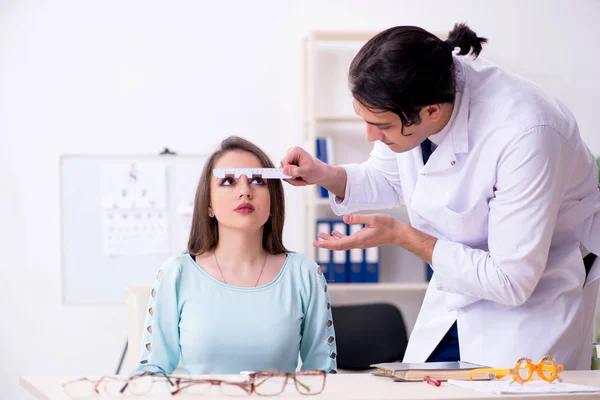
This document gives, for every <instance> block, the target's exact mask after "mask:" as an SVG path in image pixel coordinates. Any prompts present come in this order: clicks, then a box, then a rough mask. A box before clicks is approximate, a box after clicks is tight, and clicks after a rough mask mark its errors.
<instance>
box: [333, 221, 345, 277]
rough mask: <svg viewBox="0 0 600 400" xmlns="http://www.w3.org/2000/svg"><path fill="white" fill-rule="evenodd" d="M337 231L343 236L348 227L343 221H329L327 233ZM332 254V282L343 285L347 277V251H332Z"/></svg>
mask: <svg viewBox="0 0 600 400" xmlns="http://www.w3.org/2000/svg"><path fill="white" fill-rule="evenodd" d="M333 231H338V232H341V233H343V234H344V235H347V234H348V225H346V224H345V223H344V221H336V220H334V221H331V229H330V230H329V232H330V233H331V232H333ZM332 253H333V276H332V279H333V282H336V283H345V282H347V281H348V277H347V272H346V270H347V266H348V262H347V260H348V251H347V250H334V251H332Z"/></svg>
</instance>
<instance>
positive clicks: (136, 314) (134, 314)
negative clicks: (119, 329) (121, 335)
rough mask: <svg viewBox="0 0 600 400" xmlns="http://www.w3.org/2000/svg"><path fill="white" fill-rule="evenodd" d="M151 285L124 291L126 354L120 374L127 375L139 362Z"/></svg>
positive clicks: (136, 286)
mask: <svg viewBox="0 0 600 400" xmlns="http://www.w3.org/2000/svg"><path fill="white" fill-rule="evenodd" d="M150 290H152V285H149V284H145V285H130V286H127V288H126V289H125V293H126V295H125V296H126V299H125V308H126V312H127V353H126V355H125V362H124V365H123V368H122V369H121V373H123V374H129V373H131V372H133V371H134V370H135V368H136V367H137V364H138V362H139V359H138V358H139V356H140V350H141V348H142V347H141V346H142V344H141V341H142V334H143V332H144V322H145V321H146V314H147V312H148V310H147V309H146V308H147V307H148V299H149V298H150Z"/></svg>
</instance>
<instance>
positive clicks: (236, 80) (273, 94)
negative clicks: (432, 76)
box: [0, 0, 600, 399]
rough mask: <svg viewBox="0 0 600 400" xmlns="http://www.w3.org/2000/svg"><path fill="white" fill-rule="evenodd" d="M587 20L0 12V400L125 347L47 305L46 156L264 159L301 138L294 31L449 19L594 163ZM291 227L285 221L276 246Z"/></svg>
mask: <svg viewBox="0 0 600 400" xmlns="http://www.w3.org/2000/svg"><path fill="white" fill-rule="evenodd" d="M599 16H600V2H599V1H597V0H584V1H577V2H574V1H567V0H564V1H528V2H521V1H518V0H516V1H507V0H502V1H487V2H479V1H437V2H435V1H428V2H417V1H393V0H390V1H378V0H369V1H366V0H365V1H328V2H324V1H319V0H310V1H299V0H297V1H278V0H270V1H251V2H249V1H242V0H240V1H214V2H208V1H206V2H203V1H191V0H189V1H183V0H182V1H169V2H167V1H156V0H135V1H134V0H132V1H115V0H112V1H110V0H102V1H99V0H95V1H92V0H89V1H84V0H71V1H66V0H55V1H48V2H46V1H41V0H40V1H34V0H3V1H0V135H1V141H0V171H1V173H0V188H1V189H0V250H1V253H0V254H2V270H1V271H2V276H1V277H0V299H1V302H0V304H1V305H2V308H1V314H0V319H1V320H2V323H1V324H0V359H1V360H2V361H1V362H0V368H1V377H0V393H1V394H2V396H1V397H2V398H10V399H29V398H31V397H30V396H29V395H27V394H25V393H24V392H23V391H22V390H21V389H20V388H19V386H18V376H19V375H36V374H40V375H44V374H56V375H61V374H85V373H90V374H94V373H95V374H102V373H112V372H113V370H114V368H115V366H116V364H117V361H118V357H119V355H120V351H121V348H122V346H123V344H124V340H125V312H124V309H123V307H121V306H105V307H66V306H63V305H61V275H60V268H61V267H60V241H59V232H60V225H59V222H60V215H59V185H58V183H59V180H58V178H59V171H58V165H59V164H58V157H59V155H60V154H63V153H71V154H105V153H124V154H128V153H150V154H152V153H155V152H158V151H159V150H160V149H161V148H162V147H163V146H165V145H168V146H169V147H170V148H172V149H174V150H177V151H179V152H182V153H185V152H187V153H197V152H202V151H206V150H210V149H212V148H213V147H214V145H215V144H216V143H217V142H218V141H219V140H220V139H221V138H223V137H224V136H226V135H229V134H239V135H243V136H246V137H248V138H249V139H251V140H253V141H255V142H257V143H259V144H260V145H261V146H263V147H264V148H265V150H267V151H268V152H269V153H270V154H271V156H273V157H274V158H275V159H276V160H279V158H280V157H281V156H282V155H283V154H284V153H285V151H286V149H287V148H288V147H289V146H291V145H293V144H296V143H299V142H300V139H301V103H300V88H301V85H300V77H301V68H300V66H301V59H300V56H301V39H302V38H303V36H304V35H305V34H307V33H308V32H309V31H310V30H312V29H318V30H335V29H340V30H342V29H345V30H347V29H354V30H364V31H377V30H382V29H384V28H387V27H390V26H393V25H401V24H411V25H420V26H423V27H425V28H427V29H429V30H431V31H434V32H447V31H448V30H449V29H450V28H451V27H452V25H453V23H454V22H458V21H467V22H468V23H469V24H470V25H471V27H472V28H473V29H474V30H476V31H477V32H478V33H479V34H480V35H483V36H487V37H488V38H489V39H490V43H489V45H488V46H487V47H486V48H485V50H484V53H483V54H484V56H485V57H486V58H488V59H491V60H494V61H497V62H499V63H501V64H502V65H504V66H506V67H508V68H510V69H512V70H513V71H515V72H519V73H522V74H524V75H525V76H527V77H528V78H530V79H532V80H534V81H536V82H538V83H539V84H541V85H542V86H544V87H546V88H547V89H548V90H549V91H550V92H551V93H553V94H555V95H556V96H558V97H560V98H561V99H562V100H563V101H564V102H565V103H566V104H567V105H568V106H569V107H570V108H571V109H572V111H573V112H574V114H575V116H576V117H577V118H578V121H579V124H580V128H581V131H582V135H583V136H584V138H585V140H586V141H587V143H588V144H589V146H590V148H591V149H592V150H593V151H594V152H595V153H596V154H600V135H598V134H597V132H598V127H597V123H596V120H597V115H598V107H599V104H600V103H599V100H598V99H599V94H600V75H599V74H598V73H597V71H598V63H600V50H599V48H600V46H598V39H599V38H600V24H599V23H598V18H599ZM365 145H366V144H365ZM287 194H288V204H289V208H290V209H291V210H293V209H298V210H300V209H301V204H300V202H301V198H302V196H300V194H301V192H300V191H299V190H297V189H292V188H289V190H288V193H287ZM301 227H302V215H301V213H290V214H289V215H288V222H287V228H286V229H287V230H286V233H285V234H286V240H287V244H288V245H289V247H291V248H295V249H302V246H303V243H304V242H303V240H302V237H301V232H302V228H301ZM84 262H85V260H82V263H84Z"/></svg>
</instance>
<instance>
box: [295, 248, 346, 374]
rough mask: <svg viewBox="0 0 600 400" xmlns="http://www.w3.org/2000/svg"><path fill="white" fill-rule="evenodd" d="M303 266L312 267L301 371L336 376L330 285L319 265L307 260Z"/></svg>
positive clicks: (309, 278) (309, 277)
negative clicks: (321, 372) (315, 371)
mask: <svg viewBox="0 0 600 400" xmlns="http://www.w3.org/2000/svg"><path fill="white" fill-rule="evenodd" d="M304 262H306V263H310V265H309V273H308V276H307V279H308V287H309V288H310V289H309V290H310V292H309V293H308V295H307V302H306V303H305V304H304V305H303V308H304V310H303V311H304V321H303V322H302V340H301V342H300V357H301V358H302V369H304V370H306V369H317V370H321V371H325V372H330V373H336V372H337V349H336V341H335V330H334V328H333V318H332V316H331V302H330V300H329V294H328V293H327V281H326V280H325V277H324V276H323V273H322V272H321V269H320V268H319V266H318V265H317V264H315V263H314V262H313V261H310V260H308V259H306V258H305V259H304Z"/></svg>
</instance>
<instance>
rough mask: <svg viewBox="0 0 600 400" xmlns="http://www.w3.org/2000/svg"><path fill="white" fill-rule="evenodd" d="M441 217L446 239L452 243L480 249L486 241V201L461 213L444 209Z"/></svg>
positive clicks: (487, 215) (479, 202) (481, 201)
mask: <svg viewBox="0 0 600 400" xmlns="http://www.w3.org/2000/svg"><path fill="white" fill-rule="evenodd" d="M443 216H444V217H443V218H444V225H445V229H446V230H447V231H446V234H447V237H448V238H450V240H452V241H453V242H458V243H462V244H465V245H467V246H470V247H480V245H481V244H482V243H484V242H485V241H486V240H487V236H488V217H489V207H488V202H487V200H486V199H483V200H480V201H478V202H477V203H475V204H474V205H473V206H471V207H469V208H467V210H466V211H462V212H458V211H455V210H453V209H451V208H449V207H444V208H443Z"/></svg>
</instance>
